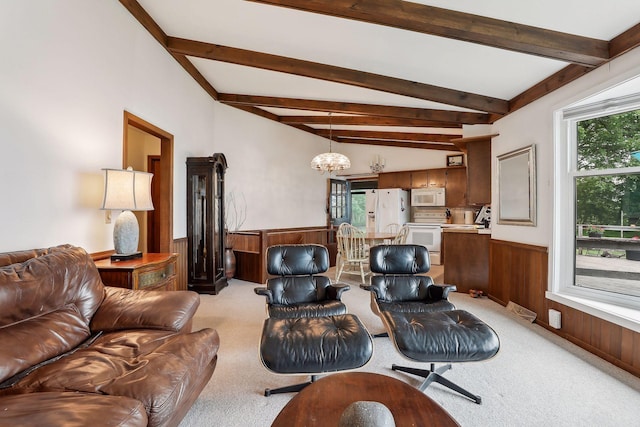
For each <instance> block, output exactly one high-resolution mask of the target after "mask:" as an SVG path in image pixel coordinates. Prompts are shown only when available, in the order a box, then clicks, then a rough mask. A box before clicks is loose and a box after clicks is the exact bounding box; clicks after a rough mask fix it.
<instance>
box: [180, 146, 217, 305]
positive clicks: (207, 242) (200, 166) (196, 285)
mask: <svg viewBox="0 0 640 427" xmlns="http://www.w3.org/2000/svg"><path fill="white" fill-rule="evenodd" d="M226 169H227V160H226V158H225V157H224V154H222V153H214V154H213V156H211V157H187V241H188V255H187V265H188V271H189V284H188V288H189V290H192V291H196V292H199V293H204V294H214V295H217V294H218V293H219V292H220V291H221V290H222V288H224V287H225V286H227V277H226V275H225V258H224V251H225V243H226V242H225V240H226V239H225V228H226V227H225V223H224V219H225V216H224V208H225V198H224V197H225V193H224V174H225V171H226Z"/></svg>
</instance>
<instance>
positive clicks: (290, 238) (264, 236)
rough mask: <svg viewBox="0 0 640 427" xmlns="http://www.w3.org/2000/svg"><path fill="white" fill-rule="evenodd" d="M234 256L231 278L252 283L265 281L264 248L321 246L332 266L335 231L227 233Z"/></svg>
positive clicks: (301, 230) (323, 228)
mask: <svg viewBox="0 0 640 427" xmlns="http://www.w3.org/2000/svg"><path fill="white" fill-rule="evenodd" d="M230 236H231V240H232V241H233V252H234V253H235V255H236V275H235V276H234V277H236V278H238V279H242V280H246V281H249V282H254V283H264V282H265V281H266V280H267V268H266V265H265V261H266V253H267V248H268V247H269V246H273V245H289V244H308V243H317V244H319V245H324V246H326V247H327V249H328V250H329V260H330V265H331V266H333V265H335V261H336V244H335V243H333V242H334V239H333V236H334V230H332V229H329V228H327V227H304V228H286V229H282V228H280V229H269V230H252V231H239V232H236V233H230Z"/></svg>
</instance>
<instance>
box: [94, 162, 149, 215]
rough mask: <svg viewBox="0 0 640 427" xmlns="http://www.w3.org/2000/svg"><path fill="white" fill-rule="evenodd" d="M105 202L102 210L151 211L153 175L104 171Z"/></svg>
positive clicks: (132, 171) (123, 171)
mask: <svg viewBox="0 0 640 427" xmlns="http://www.w3.org/2000/svg"><path fill="white" fill-rule="evenodd" d="M103 170H104V172H105V176H104V200H103V202H102V209H110V210H121V211H124V210H131V211H151V210H153V202H152V200H151V179H152V178H153V174H152V173H148V172H141V171H134V170H133V169H131V168H129V169H124V170H123V169H103Z"/></svg>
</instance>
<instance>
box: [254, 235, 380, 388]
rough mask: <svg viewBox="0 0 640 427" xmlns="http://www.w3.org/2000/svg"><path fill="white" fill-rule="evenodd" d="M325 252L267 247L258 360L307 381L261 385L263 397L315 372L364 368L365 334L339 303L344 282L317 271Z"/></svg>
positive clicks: (369, 344)
mask: <svg viewBox="0 0 640 427" xmlns="http://www.w3.org/2000/svg"><path fill="white" fill-rule="evenodd" d="M328 266H329V254H328V252H327V249H326V248H325V247H324V246H320V245H282V246H272V247H270V248H268V250H267V271H268V273H269V274H271V275H276V276H277V277H274V278H271V279H268V280H267V287H266V288H256V289H255V292H256V293H257V294H258V295H264V296H265V297H266V298H267V312H268V314H269V318H267V319H266V320H265V321H264V325H263V328H262V335H261V338H260V359H261V361H262V364H263V365H264V366H265V368H267V369H268V370H270V371H272V372H275V373H277V374H288V375H302V374H304V375H310V376H311V381H308V382H305V383H301V384H295V385H291V386H285V387H280V388H277V389H268V388H267V389H265V391H264V395H265V396H270V395H271V394H275V393H288V392H296V391H300V390H301V389H303V388H304V387H306V386H307V385H309V384H311V382H313V381H315V379H316V378H317V377H318V375H320V374H326V373H329V372H338V371H344V370H351V369H356V368H360V367H362V366H364V365H365V364H366V363H367V362H368V361H369V360H370V359H371V356H372V354H373V341H372V339H371V336H370V335H369V332H367V330H366V328H365V327H364V325H363V324H362V322H361V321H360V319H358V317H356V316H354V315H353V314H347V308H346V306H345V305H344V304H343V303H342V302H341V301H340V295H341V294H342V292H344V291H346V290H347V289H349V286H347V285H342V286H339V285H336V286H334V285H332V284H331V282H330V280H329V278H327V277H325V276H320V275H318V274H319V273H322V272H324V271H326V270H327V268H328Z"/></svg>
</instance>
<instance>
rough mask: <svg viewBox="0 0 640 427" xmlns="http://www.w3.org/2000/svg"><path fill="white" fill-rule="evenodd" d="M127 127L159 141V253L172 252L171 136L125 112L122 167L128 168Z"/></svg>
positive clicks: (156, 210) (157, 209)
mask: <svg viewBox="0 0 640 427" xmlns="http://www.w3.org/2000/svg"><path fill="white" fill-rule="evenodd" d="M129 126H133V127H134V128H136V129H139V130H141V131H143V132H146V133H148V134H151V135H153V136H155V137H156V138H159V139H160V168H161V171H162V173H161V174H160V180H159V182H156V184H157V185H159V188H160V200H159V203H158V206H154V210H155V215H156V217H157V220H158V221H159V222H160V236H159V242H160V251H161V252H173V135H172V134H170V133H169V132H167V131H165V130H163V129H160V128H159V127H157V126H155V125H153V124H151V123H149V122H147V121H146V120H144V119H142V118H140V117H138V116H136V115H134V114H131V113H129V112H128V111H126V110H125V112H124V120H123V127H124V130H123V141H122V147H123V150H122V167H123V168H126V167H127V166H128V147H129Z"/></svg>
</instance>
